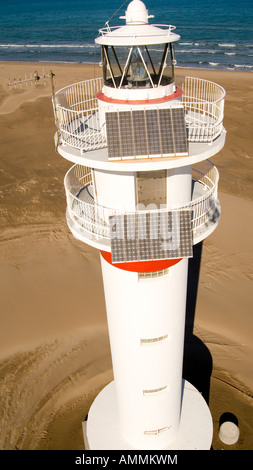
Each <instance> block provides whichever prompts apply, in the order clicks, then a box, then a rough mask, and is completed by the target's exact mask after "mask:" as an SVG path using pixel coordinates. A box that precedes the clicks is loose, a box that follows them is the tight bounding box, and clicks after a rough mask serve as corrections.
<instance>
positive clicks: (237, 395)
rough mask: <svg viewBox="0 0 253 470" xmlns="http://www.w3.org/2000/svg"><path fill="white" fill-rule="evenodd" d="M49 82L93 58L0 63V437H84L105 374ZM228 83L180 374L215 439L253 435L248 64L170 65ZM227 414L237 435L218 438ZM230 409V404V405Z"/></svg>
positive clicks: (107, 361)
mask: <svg viewBox="0 0 253 470" xmlns="http://www.w3.org/2000/svg"><path fill="white" fill-rule="evenodd" d="M50 70H52V71H53V73H54V74H55V80H54V82H55V89H56V90H58V89H60V88H62V87H64V86H67V85H69V84H71V83H75V82H78V81H81V80H86V79H89V78H94V77H100V76H101V70H100V68H99V67H95V66H93V65H90V66H89V65H81V64H72V65H70V64H53V63H51V64H46V63H45V64H43V63H39V64H36V63H4V62H2V63H0V125H1V134H0V143H1V165H0V178H1V187H0V197H1V206H0V220H1V235H0V242H1V251H0V270H1V273H0V276H1V329H0V416H1V428H0V449H2V450H9V449H11V450H12V449H28V450H33V449H42V450H50V449H53V450H62V449H66V450H71V449H75V450H82V449H84V444H83V436H82V426H81V423H82V421H84V419H85V416H86V414H87V413H88V410H89V407H90V405H91V403H92V401H93V400H94V398H95V396H96V395H97V394H98V392H99V391H100V390H101V389H102V388H103V387H104V386H105V385H106V384H107V383H109V382H110V381H111V380H112V378H113V373H112V365H111V357H110V345H109V339H108V330H107V321H106V312H105V303H104V293H103V284H102V276H101V269H100V260H99V253H98V252H97V251H96V250H95V249H93V248H91V247H89V246H88V245H84V244H82V243H81V242H78V241H77V240H75V239H74V238H73V236H72V234H71V233H70V232H69V230H68V227H67V224H66V220H65V211H66V201H65V194H64V186H63V178H64V175H65V173H66V172H67V170H68V169H69V168H70V166H72V165H71V163H70V162H68V161H65V160H64V159H63V158H62V157H60V156H59V155H58V154H57V153H56V150H55V147H54V133H55V130H56V129H55V124H54V115H53V108H52V104H51V84H50V80H49V79H48V78H46V79H41V80H39V81H38V82H37V84H36V85H35V84H34V83H33V84H32V85H31V84H28V85H27V86H26V84H23V86H22V87H16V88H15V87H10V86H8V82H9V81H13V80H14V79H16V80H17V79H19V78H22V79H24V78H25V76H30V74H32V75H33V74H34V72H35V71H37V72H38V74H39V76H41V75H43V74H48V73H49V72H50ZM177 74H178V75H186V74H187V75H189V76H197V77H200V78H206V79H208V80H211V81H213V82H216V83H218V84H220V85H221V86H223V87H224V88H225V90H226V100H225V119H224V126H225V128H226V130H227V139H226V144H225V147H224V148H223V150H222V151H221V152H220V153H219V154H218V155H216V156H215V157H214V158H212V162H213V163H214V164H215V165H216V166H217V168H218V170H219V172H220V182H219V199H220V203H221V208H222V215H221V221H220V224H219V226H218V228H217V230H216V231H215V232H214V233H213V234H212V235H211V236H210V237H209V238H208V239H206V240H205V241H204V242H203V244H202V245H201V246H197V247H195V257H194V259H193V260H191V262H190V276H189V296H188V297H189V298H188V304H187V317H186V342H185V362H184V376H185V378H186V379H188V380H190V381H191V382H192V383H193V384H194V385H195V386H196V387H197V388H198V389H199V390H200V391H201V392H202V393H203V395H204V397H205V398H206V400H207V401H208V402H209V406H210V410H211V413H212V416H213V422H214V437H213V444H212V448H213V449H214V450H220V449H225V450H247V449H252V448H253V437H252V436H253V409H252V404H253V399H252V390H253V373H252V357H253V356H252V354H253V344H252V331H253V316H252V305H253V285H252V278H253V274H252V266H253V250H252V239H253V223H252V221H251V218H250V217H251V214H252V210H253V184H252V183H253V181H252V180H253V165H252V163H253V154H252V144H253V139H252V104H253V81H252V77H253V75H252V74H251V73H247V72H227V71H226V72H225V71H224V72H223V71H205V70H183V69H178V70H177ZM224 414H231V415H233V417H232V419H235V420H237V421H238V425H239V428H240V438H239V441H238V442H237V444H234V445H233V446H227V445H225V444H223V443H222V442H221V441H220V440H219V436H218V432H219V422H220V420H222V419H223V417H224ZM227 416H228V415H227Z"/></svg>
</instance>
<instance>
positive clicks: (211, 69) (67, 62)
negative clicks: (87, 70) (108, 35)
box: [0, 59, 253, 73]
mask: <svg viewBox="0 0 253 470" xmlns="http://www.w3.org/2000/svg"><path fill="white" fill-rule="evenodd" d="M1 63H5V64H25V63H26V64H31V63H33V64H56V65H57V64H59V65H61V64H63V65H64V64H65V65H66V64H67V65H89V66H90V65H93V66H94V65H95V66H96V67H99V64H100V62H72V61H71V62H69V61H64V60H57V61H54V60H52V61H50V60H41V61H37V62H36V61H33V60H31V61H30V60H24V61H20V60H1V59H0V64H1ZM240 67H241V66H240V65H238V66H235V68H217V69H216V68H215V67H213V68H212V67H192V66H190V65H189V66H185V65H176V69H179V70H180V69H183V70H204V71H206V72H242V73H244V72H245V73H253V70H252V71H250V70H240ZM245 67H249V68H251V66H246V65H245V66H242V68H245Z"/></svg>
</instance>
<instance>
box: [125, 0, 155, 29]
mask: <svg viewBox="0 0 253 470" xmlns="http://www.w3.org/2000/svg"><path fill="white" fill-rule="evenodd" d="M120 18H121V19H125V20H126V24H147V23H148V19H149V18H154V15H149V14H148V10H147V8H146V6H145V5H144V3H143V2H142V1H141V0H132V2H130V3H129V5H128V7H127V11H126V15H125V16H120Z"/></svg>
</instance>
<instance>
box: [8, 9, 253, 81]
mask: <svg viewBox="0 0 253 470" xmlns="http://www.w3.org/2000/svg"><path fill="white" fill-rule="evenodd" d="M122 3H123V0H109V1H105V0H93V1H88V0H68V1H66V0H0V19H1V23H0V24H1V26H0V61H33V62H43V61H46V62H48V61H50V62H51V61H52V62H77V63H93V62H94V61H95V62H96V63H98V62H100V48H99V47H98V46H95V44H94V39H95V37H97V36H98V30H99V28H101V27H103V26H104V24H105V22H106V21H108V20H110V21H109V24H110V25H111V26H115V25H123V24H124V20H120V19H119V16H120V15H123V14H124V12H125V10H126V8H127V5H128V3H129V0H127V1H126V2H125V4H124V5H123V6H122V7H121V5H122ZM144 3H145V4H146V7H147V8H148V10H149V13H150V14H154V15H155V18H153V19H151V20H150V22H152V23H156V24H161V23H166V24H172V25H175V26H176V33H177V34H179V35H180V36H181V39H180V41H179V42H178V43H176V44H175V55H176V60H177V66H178V67H190V68H203V69H223V70H224V69H228V70H243V71H249V72H251V71H252V72H253V0H240V1H238V0H177V1H176V2H173V1H172V0H155V1H154V0H146V1H145V2H144ZM120 7H121V8H120ZM118 9H119V11H117V10H118Z"/></svg>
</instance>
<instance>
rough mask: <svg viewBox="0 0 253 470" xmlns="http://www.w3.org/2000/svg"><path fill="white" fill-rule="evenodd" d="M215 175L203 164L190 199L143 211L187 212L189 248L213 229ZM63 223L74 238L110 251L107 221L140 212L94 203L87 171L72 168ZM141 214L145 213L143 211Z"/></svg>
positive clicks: (216, 211) (194, 178)
mask: <svg viewBox="0 0 253 470" xmlns="http://www.w3.org/2000/svg"><path fill="white" fill-rule="evenodd" d="M218 179H219V174H218V170H217V168H216V167H215V166H214V165H212V163H211V162H209V161H208V160H207V161H204V162H201V163H199V164H198V165H195V166H194V167H193V169H192V199H191V201H190V202H189V203H188V204H185V205H184V206H181V207H176V208H166V209H165V208H164V207H162V208H157V209H152V210H150V211H146V212H148V213H149V214H152V215H153V220H155V215H156V214H157V215H160V214H162V213H164V212H165V211H168V210H171V211H175V212H177V213H178V212H180V211H186V210H189V211H190V213H191V234H192V242H193V244H196V243H199V242H200V241H202V240H203V239H204V238H206V237H207V236H208V235H209V234H210V233H212V231H213V230H214V229H215V228H216V226H217V224H218V221H219V217H220V204H219V201H218V199H217V190H218ZM64 185H65V191H66V198H67V221H68V225H69V228H70V230H71V231H72V233H73V234H74V236H75V237H76V238H78V239H80V240H82V241H84V242H85V243H88V244H90V245H91V246H94V247H96V248H98V249H101V250H105V251H111V248H110V247H111V239H110V217H111V216H118V215H127V216H131V215H132V214H134V215H137V216H138V215H140V214H141V213H143V211H140V210H136V211H135V212H121V211H119V210H114V209H112V208H108V207H104V206H101V205H99V204H97V203H96V202H95V198H94V188H93V184H92V176H91V173H90V168H88V167H83V166H81V165H74V166H73V167H72V168H71V169H70V170H69V171H68V173H67V174H66V176H65V180H64ZM144 212H145V209H144Z"/></svg>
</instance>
